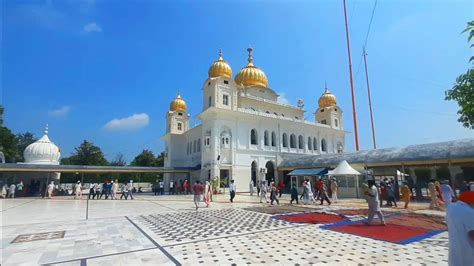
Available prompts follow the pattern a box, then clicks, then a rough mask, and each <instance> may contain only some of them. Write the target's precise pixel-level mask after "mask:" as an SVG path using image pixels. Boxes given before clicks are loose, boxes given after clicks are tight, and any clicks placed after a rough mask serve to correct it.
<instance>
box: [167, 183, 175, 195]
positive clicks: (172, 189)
mask: <svg viewBox="0 0 474 266" xmlns="http://www.w3.org/2000/svg"><path fill="white" fill-rule="evenodd" d="M168 194H169V195H171V194H173V195H174V182H173V180H170V190H169V191H168Z"/></svg>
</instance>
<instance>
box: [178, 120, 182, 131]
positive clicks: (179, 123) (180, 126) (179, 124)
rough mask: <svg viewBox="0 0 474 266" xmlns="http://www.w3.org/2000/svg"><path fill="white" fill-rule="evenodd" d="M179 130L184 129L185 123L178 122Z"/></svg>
mask: <svg viewBox="0 0 474 266" xmlns="http://www.w3.org/2000/svg"><path fill="white" fill-rule="evenodd" d="M178 130H183V124H182V123H181V122H178Z"/></svg>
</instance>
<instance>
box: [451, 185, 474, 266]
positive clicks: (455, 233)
mask: <svg viewBox="0 0 474 266" xmlns="http://www.w3.org/2000/svg"><path fill="white" fill-rule="evenodd" d="M446 224H447V225H448V232H449V242H448V243H449V253H448V254H449V255H448V264H449V265H451V266H457V265H460V266H461V265H463V266H464V265H466V266H467V265H474V191H467V192H464V193H462V194H461V195H460V196H459V200H458V201H457V202H454V203H450V204H449V205H448V210H447V212H446Z"/></svg>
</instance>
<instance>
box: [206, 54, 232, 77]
mask: <svg viewBox="0 0 474 266" xmlns="http://www.w3.org/2000/svg"><path fill="white" fill-rule="evenodd" d="M208 74H209V77H210V78H215V77H226V78H232V68H230V66H229V64H228V63H227V61H225V60H224V58H223V57H222V51H221V50H220V49H219V58H218V59H217V61H214V63H212V65H211V67H210V68H209V72H208Z"/></svg>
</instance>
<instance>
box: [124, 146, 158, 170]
mask: <svg viewBox="0 0 474 266" xmlns="http://www.w3.org/2000/svg"><path fill="white" fill-rule="evenodd" d="M157 163H158V162H157V158H156V157H155V154H153V152H152V151H150V150H147V149H144V150H143V151H142V153H140V154H139V155H137V156H136V157H135V159H133V161H132V163H131V165H133V166H157Z"/></svg>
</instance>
